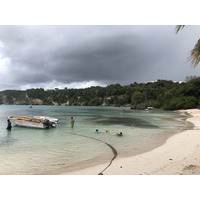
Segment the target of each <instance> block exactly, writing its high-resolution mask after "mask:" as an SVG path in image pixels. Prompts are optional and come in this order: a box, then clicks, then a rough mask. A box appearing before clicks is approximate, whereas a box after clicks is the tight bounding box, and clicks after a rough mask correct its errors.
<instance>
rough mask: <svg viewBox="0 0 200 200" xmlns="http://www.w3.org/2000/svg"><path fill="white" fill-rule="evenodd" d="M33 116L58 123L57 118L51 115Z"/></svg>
mask: <svg viewBox="0 0 200 200" xmlns="http://www.w3.org/2000/svg"><path fill="white" fill-rule="evenodd" d="M34 118H36V119H40V120H43V121H44V120H49V121H50V122H55V123H56V124H57V123H58V119H56V118H52V117H46V116H34Z"/></svg>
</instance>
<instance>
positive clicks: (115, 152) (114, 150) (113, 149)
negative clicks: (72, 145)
mask: <svg viewBox="0 0 200 200" xmlns="http://www.w3.org/2000/svg"><path fill="white" fill-rule="evenodd" d="M74 135H78V136H81V137H86V138H90V139H93V140H97V141H99V142H102V143H104V144H106V145H107V146H108V147H110V148H111V150H112V152H113V154H114V156H113V158H112V159H111V161H110V163H109V164H108V166H107V167H106V168H105V169H103V170H102V171H101V172H99V173H98V175H103V172H104V171H105V170H106V169H108V167H110V165H111V164H112V162H113V160H114V159H115V158H116V157H117V150H116V149H115V148H114V147H113V146H112V145H110V144H108V143H106V142H104V141H102V140H99V139H96V138H93V137H89V136H85V135H79V134H74Z"/></svg>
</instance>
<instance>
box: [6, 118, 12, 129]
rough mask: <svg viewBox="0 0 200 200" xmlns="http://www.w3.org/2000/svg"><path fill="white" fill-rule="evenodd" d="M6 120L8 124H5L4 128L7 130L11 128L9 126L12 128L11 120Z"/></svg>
mask: <svg viewBox="0 0 200 200" xmlns="http://www.w3.org/2000/svg"><path fill="white" fill-rule="evenodd" d="M7 122H8V126H7V128H6V129H8V130H9V131H10V130H11V128H12V126H11V122H10V120H9V119H8V120H7Z"/></svg>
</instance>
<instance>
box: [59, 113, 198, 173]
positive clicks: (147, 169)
mask: <svg viewBox="0 0 200 200" xmlns="http://www.w3.org/2000/svg"><path fill="white" fill-rule="evenodd" d="M180 112H187V113H189V114H190V115H191V116H192V117H190V118H188V119H187V120H186V121H188V122H191V123H193V124H194V129H192V130H186V131H183V132H181V133H178V134H176V135H174V136H172V137H170V138H169V139H168V140H167V141H166V143H165V144H163V145H162V146H160V147H158V148H156V149H153V150H152V151H149V152H146V153H143V154H140V155H136V156H132V157H127V158H118V157H117V158H116V159H115V160H114V161H113V163H112V165H111V166H110V167H109V168H107V169H106V170H105V171H104V172H103V174H104V175H148V174H149V175H197V174H200V110H198V109H190V110H182V111H180ZM107 165H108V163H105V164H101V165H97V166H93V167H89V168H85V169H82V170H78V171H73V172H65V173H62V175H64V174H69V175H97V174H98V173H99V172H101V171H102V170H103V169H104V168H105V167H106V166H107Z"/></svg>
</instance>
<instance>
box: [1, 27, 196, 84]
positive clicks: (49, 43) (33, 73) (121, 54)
mask: <svg viewBox="0 0 200 200" xmlns="http://www.w3.org/2000/svg"><path fill="white" fill-rule="evenodd" d="M198 30H199V27H195V28H191V32H189V31H187V30H186V31H185V30H184V31H183V32H182V33H181V34H179V35H178V36H177V35H175V32H174V26H0V42H1V43H2V45H1V48H0V54H1V55H2V56H1V57H2V58H3V57H4V58H7V59H9V62H8V63H7V64H5V66H4V68H2V69H3V70H2V72H0V78H1V80H3V81H4V84H5V85H6V82H7V87H10V86H9V85H13V87H14V85H15V86H20V85H25V84H30V85H31V84H37V85H39V84H40V83H41V84H42V83H49V82H52V81H57V82H61V83H63V84H70V83H72V82H84V81H85V82H87V81H91V80H94V81H98V82H100V83H102V84H111V83H120V84H130V83H133V82H135V81H136V82H147V81H153V80H157V79H170V80H174V81H181V80H184V79H185V77H186V76H189V75H193V74H195V75H198V74H199V72H197V71H196V72H194V70H193V69H192V68H191V67H190V66H189V64H188V63H187V64H186V63H185V60H186V58H187V56H188V53H189V51H190V50H191V49H192V47H193V46H194V44H195V42H196V41H197V40H198V35H197V34H195V31H196V32H198ZM191 38H192V39H191ZM198 71H199V70H198ZM6 75H9V77H7V78H5V76H6Z"/></svg>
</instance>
